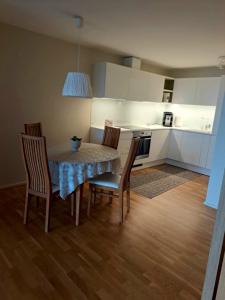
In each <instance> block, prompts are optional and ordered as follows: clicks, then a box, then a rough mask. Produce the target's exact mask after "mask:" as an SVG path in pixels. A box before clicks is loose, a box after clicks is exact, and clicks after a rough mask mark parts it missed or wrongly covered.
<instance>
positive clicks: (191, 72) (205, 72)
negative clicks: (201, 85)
mask: <svg viewBox="0 0 225 300" xmlns="http://www.w3.org/2000/svg"><path fill="white" fill-rule="evenodd" d="M168 74H169V75H170V76H171V77H174V78H189V77H217V76H221V75H224V74H225V69H222V70H220V69H219V68H218V67H202V68H187V69H171V70H169V71H168Z"/></svg>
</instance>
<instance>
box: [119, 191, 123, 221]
mask: <svg viewBox="0 0 225 300" xmlns="http://www.w3.org/2000/svg"><path fill="white" fill-rule="evenodd" d="M119 205H120V223H121V224H123V191H121V192H120V194H119Z"/></svg>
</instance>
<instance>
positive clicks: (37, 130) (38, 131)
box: [24, 123, 42, 137]
mask: <svg viewBox="0 0 225 300" xmlns="http://www.w3.org/2000/svg"><path fill="white" fill-rule="evenodd" d="M24 129H25V134H27V135H32V136H39V137H40V136H42V128H41V123H31V124H24Z"/></svg>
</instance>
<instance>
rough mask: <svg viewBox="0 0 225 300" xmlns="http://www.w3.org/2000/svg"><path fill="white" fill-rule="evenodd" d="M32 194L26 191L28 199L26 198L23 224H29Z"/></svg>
mask: <svg viewBox="0 0 225 300" xmlns="http://www.w3.org/2000/svg"><path fill="white" fill-rule="evenodd" d="M30 198H31V195H30V194H29V193H28V192H26V199H25V207H24V217H23V224H25V225H26V224H27V220H28V212H29V204H30V203H29V202H30Z"/></svg>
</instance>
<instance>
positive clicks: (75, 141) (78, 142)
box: [70, 135, 82, 152]
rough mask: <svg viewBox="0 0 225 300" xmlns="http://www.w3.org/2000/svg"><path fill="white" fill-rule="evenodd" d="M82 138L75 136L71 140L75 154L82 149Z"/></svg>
mask: <svg viewBox="0 0 225 300" xmlns="http://www.w3.org/2000/svg"><path fill="white" fill-rule="evenodd" d="M81 140H82V139H81V138H78V137H77V136H76V135H74V136H73V137H72V138H71V140H70V141H71V148H72V151H74V152H77V151H78V150H79V148H80V145H81Z"/></svg>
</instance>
